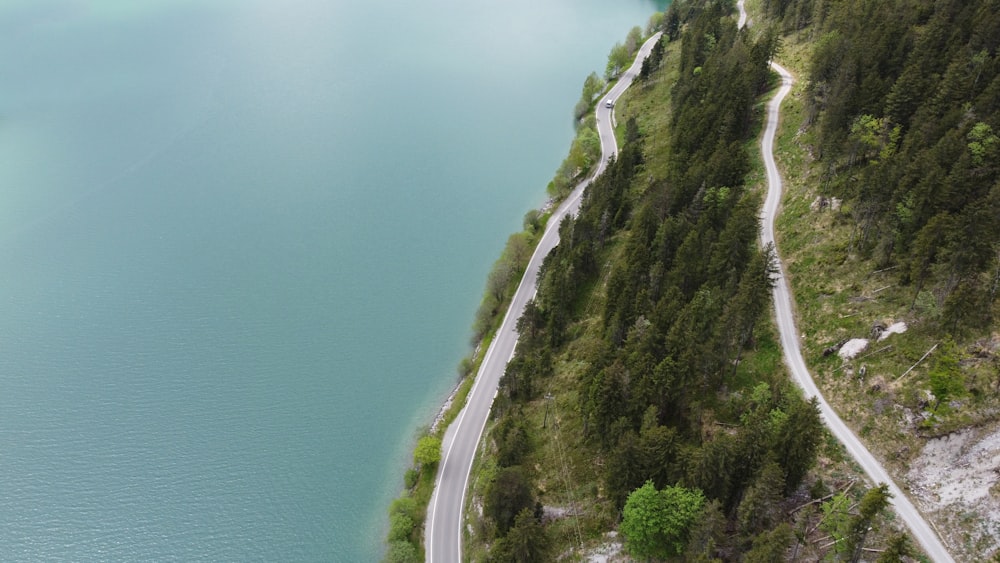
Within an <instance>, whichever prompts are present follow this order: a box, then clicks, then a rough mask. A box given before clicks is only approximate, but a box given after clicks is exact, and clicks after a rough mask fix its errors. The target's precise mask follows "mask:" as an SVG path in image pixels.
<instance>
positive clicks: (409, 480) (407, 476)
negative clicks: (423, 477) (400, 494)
mask: <svg viewBox="0 0 1000 563" xmlns="http://www.w3.org/2000/svg"><path fill="white" fill-rule="evenodd" d="M418 479H420V472H419V471H417V470H416V469H414V468H412V467H411V468H409V469H407V470H406V473H404V474H403V486H404V487H406V488H407V489H412V488H413V487H416V486H417V480H418Z"/></svg>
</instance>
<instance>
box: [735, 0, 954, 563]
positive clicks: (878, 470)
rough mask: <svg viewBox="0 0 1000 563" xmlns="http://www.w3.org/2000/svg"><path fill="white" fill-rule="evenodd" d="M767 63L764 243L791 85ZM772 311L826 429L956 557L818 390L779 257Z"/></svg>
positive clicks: (934, 549)
mask: <svg viewBox="0 0 1000 563" xmlns="http://www.w3.org/2000/svg"><path fill="white" fill-rule="evenodd" d="M740 4H741V5H740V8H742V2H741V3H740ZM771 68H773V69H774V70H775V71H777V73H778V74H780V75H781V88H779V89H778V93H777V94H775V95H774V98H773V99H772V100H771V102H770V103H768V105H767V127H766V128H765V130H764V138H763V139H762V140H761V143H760V148H761V153H762V155H763V157H764V166H765V167H766V168H767V200H766V201H765V202H764V210H763V212H762V213H761V219H762V223H763V229H762V231H761V236H760V240H761V242H762V243H763V244H765V245H766V244H767V243H769V242H774V218H775V216H777V213H778V204H779V203H780V202H781V191H782V183H781V175H780V174H779V173H778V167H777V166H776V165H775V164H774V135H775V132H776V130H777V129H778V110H779V108H780V107H781V101H782V100H784V99H785V96H786V95H788V92H789V91H790V90H791V89H792V75H791V74H789V72H788V71H787V70H785V69H784V68H782V67H781V66H780V65H777V64H775V63H771ZM774 313H775V317H776V318H777V321H778V331H779V332H780V333H781V348H782V350H783V351H784V356H785V364H787V365H788V369H789V371H791V373H792V378H793V379H794V380H795V382H796V383H798V385H799V386H800V387H801V388H802V390H803V391H804V392H805V395H806V398H807V399H809V398H811V397H816V398H817V399H818V400H819V408H820V412H821V413H822V415H823V419H824V420H825V421H826V425H827V426H828V427H829V428H830V432H832V433H833V435H834V436H836V438H837V439H838V440H840V441H841V443H843V444H844V447H846V448H847V452H848V453H849V454H851V457H853V458H854V459H855V461H857V462H858V465H860V466H861V468H862V469H864V471H865V473H866V474H868V477H869V478H870V479H871V480H872V481H874V482H875V483H886V484H888V486H889V491H890V492H891V493H892V495H893V497H894V498H893V501H892V503H893V504H894V505H895V508H896V513H897V514H899V516H900V518H902V519H903V521H904V522H906V526H907V527H908V528H909V529H910V532H911V533H912V534H913V536H914V537H915V538H916V540H917V542H919V543H920V546H921V547H923V548H924V551H926V552H927V555H929V556H930V558H931V559H933V560H934V561H938V562H951V561H954V559H952V557H951V555H950V554H949V553H948V550H947V549H945V547H944V545H943V544H942V543H941V540H940V539H938V537H937V534H935V533H934V531H933V530H931V527H930V526H928V525H927V521H926V520H924V518H923V516H922V515H921V514H920V512H919V511H918V510H917V509H916V507H915V506H913V503H912V502H910V499H909V498H908V497H907V496H906V495H905V494H904V493H903V491H901V490H900V488H899V487H898V486H896V483H894V482H893V480H892V478H891V477H889V474H888V473H887V472H886V470H885V468H884V467H882V464H880V463H879V462H878V460H876V459H875V456H873V455H872V454H871V452H869V451H868V449H867V448H865V446H864V444H862V443H861V441H860V440H858V437H857V436H855V435H854V432H852V431H851V429H850V428H848V427H847V425H846V424H844V421H843V420H841V419H840V417H839V416H837V413H836V412H834V410H833V409H832V408H831V407H830V404H829V403H827V402H826V399H824V398H823V395H822V394H821V393H820V392H819V388H818V387H816V383H815V382H814V381H813V379H812V376H810V375H809V370H808V369H807V368H806V363H805V360H803V359H802V349H801V348H800V347H799V338H798V334H799V333H798V331H797V330H796V328H795V317H794V315H793V313H792V297H791V292H790V291H789V289H788V282H787V281H786V279H785V274H784V268H783V267H782V266H781V263H780V261H779V263H778V277H777V279H776V280H775V284H774Z"/></svg>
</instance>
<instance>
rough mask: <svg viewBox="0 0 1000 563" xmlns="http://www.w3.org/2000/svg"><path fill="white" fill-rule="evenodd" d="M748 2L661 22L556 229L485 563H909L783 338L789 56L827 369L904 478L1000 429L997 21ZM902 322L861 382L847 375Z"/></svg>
mask: <svg viewBox="0 0 1000 563" xmlns="http://www.w3.org/2000/svg"><path fill="white" fill-rule="evenodd" d="M733 4H734V3H733V2H731V1H720V0H687V1H685V0H678V1H675V2H674V3H673V4H672V5H671V6H670V8H669V9H668V10H667V12H666V13H665V14H664V15H663V16H662V17H657V18H655V19H654V20H652V21H654V22H655V26H656V27H658V28H659V29H660V30H662V31H663V32H664V35H663V38H662V40H661V43H660V45H658V46H657V48H656V49H655V50H654V53H653V55H652V56H651V58H650V59H649V60H648V61H647V64H646V65H644V67H643V71H642V74H641V78H640V81H641V84H639V85H636V86H633V88H632V91H631V92H630V93H628V94H626V96H624V98H623V100H622V101H620V102H619V104H618V109H617V110H616V112H618V115H619V119H620V120H621V121H622V122H623V125H622V129H623V138H624V145H623V147H622V149H621V152H620V154H619V157H618V159H617V161H616V162H614V163H613V164H612V165H611V166H610V167H609V168H608V170H607V172H606V173H605V174H604V175H603V176H602V177H601V178H599V179H598V180H597V181H596V182H594V183H593V184H592V185H591V187H590V188H589V189H588V191H587V193H586V195H585V199H584V201H583V206H582V208H581V211H580V213H579V215H578V217H577V218H575V219H567V220H565V221H564V222H563V223H562V224H561V225H560V237H561V243H560V245H559V246H558V247H557V248H556V249H555V250H554V251H553V252H552V253H551V254H550V255H549V256H548V257H547V259H546V261H545V263H544V266H543V269H542V272H541V273H540V275H539V281H540V284H539V291H538V294H537V297H536V299H535V300H534V302H532V303H531V304H529V306H528V308H527V311H526V313H525V315H524V317H523V318H522V319H521V321H520V323H519V331H520V335H521V340H520V344H519V346H518V348H517V354H516V356H515V357H514V359H513V361H512V362H511V363H510V365H509V367H508V369H507V372H506V375H505V376H504V378H503V380H502V381H501V385H500V391H499V394H498V396H497V399H496V403H495V406H494V410H493V421H492V423H491V426H490V429H489V431H488V434H487V436H486V439H485V450H484V456H483V458H482V459H481V461H480V462H479V463H478V468H477V472H476V474H475V475H474V480H475V486H474V501H473V502H474V503H475V505H476V506H478V507H479V509H480V510H481V512H482V518H481V519H480V520H479V522H478V524H477V526H475V527H474V530H473V531H472V533H471V534H472V540H473V542H472V543H473V544H474V545H477V546H479V547H478V548H475V549H473V550H472V551H473V554H472V555H473V558H474V559H482V560H489V561H546V560H551V559H556V558H558V557H560V556H565V555H567V554H570V553H576V554H578V555H581V554H586V553H590V551H588V550H594V549H598V550H599V549H607V550H611V551H614V549H615V548H614V544H615V543H616V542H619V541H620V542H621V543H622V544H623V549H624V551H625V552H626V553H627V554H629V555H631V556H632V557H634V558H636V559H639V560H645V559H657V560H659V559H676V560H684V561H714V560H722V561H780V560H789V559H792V560H794V559H798V560H817V559H822V558H828V559H832V560H850V561H858V560H861V559H862V556H863V555H864V559H865V560H869V561H870V560H874V559H876V558H877V559H878V560H879V561H901V560H909V558H910V557H913V556H915V552H914V549H913V547H912V545H911V543H910V541H909V540H908V538H907V537H906V535H905V534H900V533H898V530H894V529H893V528H892V526H891V525H889V524H888V522H887V519H886V517H885V508H886V503H887V500H888V499H887V497H886V492H885V489H883V488H881V487H875V488H872V489H870V490H868V491H865V490H864V487H863V486H861V485H860V484H854V483H852V482H851V479H852V475H851V470H850V469H849V468H845V464H844V463H843V462H842V461H843V457H842V454H841V452H840V451H839V449H838V447H837V445H836V444H833V443H831V442H830V441H829V438H828V437H827V435H826V434H825V431H824V430H823V428H822V425H821V422H820V419H819V416H818V413H817V409H816V407H815V405H814V404H810V403H808V402H806V401H804V400H803V399H802V398H801V395H800V394H799V393H798V390H797V389H795V388H794V387H793V386H792V385H791V384H790V383H789V382H788V380H787V377H786V375H785V373H784V369H783V367H782V366H781V364H780V361H779V358H780V356H779V350H778V349H777V345H776V343H775V342H774V338H773V334H772V327H771V323H770V307H771V303H770V278H771V275H772V272H773V260H774V256H773V251H772V249H760V248H759V247H758V246H757V234H758V229H759V222H758V212H759V207H760V196H761V193H760V182H759V181H758V180H755V178H758V179H759V174H760V173H759V169H757V168H755V167H756V166H758V165H757V164H756V162H757V160H756V153H755V151H757V150H758V149H757V145H756V143H755V139H756V137H757V135H758V134H759V132H760V127H761V118H762V110H763V107H762V102H763V99H764V96H765V94H766V92H767V91H768V90H769V88H770V87H771V85H772V84H773V82H772V76H771V74H770V73H769V69H768V62H769V61H770V60H771V59H772V58H774V57H776V56H777V57H778V58H779V59H780V58H781V56H782V55H781V54H780V53H781V51H782V48H783V45H785V46H787V47H788V48H789V49H790V50H791V51H793V52H792V54H791V55H790V56H792V57H794V58H795V61H793V68H794V70H795V71H796V72H797V73H798V77H797V79H798V81H799V84H800V85H801V86H799V88H798V89H797V90H796V91H795V94H794V95H793V98H794V100H793V101H792V102H791V104H792V105H791V107H792V108H793V109H792V111H793V115H794V118H793V119H794V121H793V122H790V123H786V125H785V127H784V129H783V131H785V132H784V133H782V134H781V135H779V144H780V145H781V147H782V150H785V151H788V153H787V154H784V155H781V154H779V159H781V160H782V161H783V168H784V171H785V174H786V175H791V176H792V177H791V178H790V183H791V184H792V188H791V190H792V193H791V195H790V196H789V197H790V198H791V199H789V201H788V203H787V204H786V207H787V210H786V213H785V216H784V218H783V219H782V221H783V222H784V223H783V224H784V225H785V228H786V230H787V233H785V234H784V239H782V238H781V237H782V233H779V240H785V241H787V242H788V243H789V244H788V246H789V248H790V249H791V250H790V252H789V256H790V262H791V265H790V266H789V270H788V271H789V273H790V276H791V278H792V280H793V286H794V289H795V293H796V297H797V299H798V301H799V307H800V309H801V313H800V314H801V315H802V319H801V321H800V322H801V325H800V328H801V330H802V331H803V343H804V348H805V350H806V354H807V359H808V361H809V362H810V364H811V365H812V366H813V367H814V368H815V369H816V370H817V372H818V373H819V374H820V377H821V380H822V381H821V384H822V385H823V387H824V388H825V389H826V390H827V392H828V393H832V394H834V395H835V396H834V397H833V399H834V402H835V403H836V404H838V405H840V407H841V408H842V409H845V411H846V414H847V417H848V418H849V419H850V421H851V422H852V423H853V424H854V425H855V430H856V431H857V432H858V433H859V434H861V435H862V436H863V437H865V438H866V439H867V441H868V442H869V443H870V444H873V445H874V448H875V450H876V452H877V453H878V454H880V456H881V457H883V459H885V458H889V465H890V467H892V468H893V469H894V470H895V471H896V472H897V475H898V474H900V472H901V471H906V470H908V464H909V462H910V460H911V459H916V455H917V454H918V453H919V449H920V447H922V446H923V445H924V444H925V443H927V440H928V439H930V438H933V437H934V436H935V435H937V434H936V433H938V432H950V431H954V430H956V429H961V428H962V427H963V425H970V424H971V425H975V426H982V427H989V425H993V426H995V424H996V420H997V413H998V412H1000V410H998V408H997V407H998V403H997V391H1000V369H998V367H997V366H1000V356H998V353H997V350H998V349H1000V341H998V340H997V337H995V336H994V335H993V332H994V327H995V324H994V323H995V315H996V314H997V291H998V289H1000V183H998V182H1000V159H998V156H1000V114H998V110H1000V61H998V59H997V47H998V43H1000V0H976V1H962V0H893V1H884V2H876V1H869V0H759V1H757V2H752V6H753V8H754V9H755V10H756V12H755V13H754V14H752V19H756V21H755V22H754V27H753V28H752V29H751V30H749V31H748V30H742V31H741V30H737V28H736V24H735V17H733ZM609 64H610V63H609ZM591 98H592V96H591ZM578 113H579V112H578ZM785 119H786V121H788V120H789V118H788V117H786V118H785ZM793 153H794V154H793ZM796 190H797V191H796ZM813 197H815V198H816V199H815V201H814V202H813V203H814V205H813V207H814V208H813V209H812V210H810V209H809V206H808V204H806V205H801V201H803V200H804V198H813ZM831 203H832V204H833V205H832V206H831ZM817 206H818V207H817ZM828 206H829V207H835V212H834V213H832V214H830V213H827V214H825V215H822V214H816V215H810V214H811V213H817V209H818V210H819V211H820V212H821V211H822V210H823V209H825V208H826V207H828ZM779 228H780V226H779ZM782 244H783V245H784V243H782ZM783 248H784V246H783ZM783 252H784V250H783ZM873 284H877V287H876V286H874V285H873ZM902 319H905V320H906V321H907V322H908V323H909V326H910V328H911V330H910V331H909V332H908V333H907V334H906V335H904V336H900V337H896V340H893V341H892V342H893V344H890V345H886V346H883V347H882V348H880V349H879V350H876V351H874V352H871V354H869V355H868V356H863V358H868V359H866V360H865V361H864V363H861V362H854V361H852V360H847V361H843V362H842V361H841V360H840V359H839V358H836V355H834V357H831V358H827V357H826V356H827V355H829V352H830V351H831V350H834V351H835V350H836V349H837V347H839V345H841V344H843V342H844V341H845V340H846V339H847V338H849V337H852V336H854V335H860V336H867V332H868V330H869V328H871V327H873V326H874V327H876V328H879V327H881V328H884V325H883V321H884V320H889V321H895V320H902ZM859 332H860V334H858V333H859ZM931 345H933V346H931ZM927 348H930V350H929V351H928V352H927V353H926V354H923V356H922V357H921V353H922V352H923V351H924V350H925V349H927ZM935 350H936V351H935ZM821 352H826V353H821ZM932 352H933V354H932ZM871 355H876V356H875V357H874V358H869V356H871ZM928 357H929V358H930V359H927V358H928ZM918 358H919V360H918ZM925 359H927V361H926V362H924V363H921V362H923V361H924V360H925ZM911 364H912V365H911ZM907 366H909V369H906V368H907ZM869 368H871V369H870V370H869ZM866 372H868V373H869V375H868V376H867V377H868V378H867V379H866ZM872 374H874V376H873V375H872ZM900 374H902V375H900ZM845 376H846V377H845ZM911 477H912V474H911ZM914 483H915V484H914V486H916V485H917V484H919V483H918V482H916V481H914ZM988 486H989V485H988V484H987V487H988ZM994 489H996V490H998V491H1000V486H994V487H993V488H991V489H990V491H991V492H990V493H989V494H990V495H995V494H997V493H994V492H993V491H994ZM963 506H964V505H963ZM959 510H960V509H956V513H958V511H959ZM961 510H965V509H961ZM970 510H971V509H970ZM966 514H977V513H976V512H974V511H973V512H966ZM939 521H940V523H941V524H942V526H945V531H946V532H948V534H950V537H951V538H952V539H953V540H956V539H957V541H958V542H960V543H961V545H952V547H953V548H956V549H957V550H958V551H957V552H956V553H959V552H960V553H962V554H963V555H965V556H971V557H973V559H975V558H977V557H978V558H984V557H987V554H988V553H990V552H991V551H993V550H994V549H995V545H994V543H995V542H993V543H991V541H990V540H989V537H990V536H991V534H990V532H989V531H988V530H989V529H991V528H989V526H984V527H983V528H982V529H981V530H978V531H971V530H969V529H967V528H963V526H965V525H966V524H967V522H965V523H963V522H956V521H955V520H950V521H949V520H948V519H941V520H939ZM611 530H616V531H617V533H618V536H617V539H614V538H610V537H609V536H607V535H605V533H606V532H608V531H611ZM983 530H986V531H983ZM946 535H947V534H946ZM962 538H964V539H962ZM994 539H995V538H994ZM595 546H598V547H595ZM600 546H603V547H600ZM609 546H610V547H609ZM866 549H867V550H868V551H865V550H866ZM970 554H971V555H970Z"/></svg>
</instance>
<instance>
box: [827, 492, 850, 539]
mask: <svg viewBox="0 0 1000 563" xmlns="http://www.w3.org/2000/svg"><path fill="white" fill-rule="evenodd" d="M850 505H851V499H850V498H849V497H848V496H847V495H845V494H844V493H837V494H835V495H834V496H833V498H831V499H830V500H828V501H826V502H824V503H823V504H822V505H820V508H821V509H822V510H823V520H822V521H821V523H820V528H821V529H823V531H825V532H827V533H828V534H830V536H831V537H832V538H833V540H834V543H833V549H834V551H836V552H837V553H839V554H843V553H846V552H847V547H848V546H847V542H846V541H845V540H846V539H847V536H848V534H849V533H850V529H851V515H850V513H849V512H848V511H847V509H848V508H850Z"/></svg>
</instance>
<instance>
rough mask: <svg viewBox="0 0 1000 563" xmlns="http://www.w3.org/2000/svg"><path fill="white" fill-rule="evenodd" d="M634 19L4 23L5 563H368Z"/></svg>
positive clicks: (556, 13)
mask: <svg viewBox="0 0 1000 563" xmlns="http://www.w3.org/2000/svg"><path fill="white" fill-rule="evenodd" d="M662 7H663V5H662V3H661V2H654V1H652V0H617V1H615V2H613V3H609V2H606V1H604V2H601V1H599V0H543V1H541V2H539V1H537V0H506V1H504V2H500V1H497V0H485V1H482V2H468V1H467V0H429V1H427V2H403V3H396V2H393V3H375V2H361V1H352V0H327V1H320V0H287V1H285V0H283V1H281V2H277V1H262V0H239V1H237V0H229V1H227V0H213V1H208V0H198V1H195V0H171V1H168V0H149V1H144V2H138V1H135V2H133V1H124V0H123V1H112V0H107V1H98V0H89V1H87V0H2V1H0V487H2V489H0V559H3V560H49V561H54V560H74V561H80V560H100V559H104V560H158V561H166V560H183V561H190V560H213V561H222V560H230V561H249V560H273V561H291V560H302V561H314V560H331V561H372V560H377V559H378V558H379V556H380V554H381V552H382V545H381V540H382V537H383V533H384V526H385V509H386V507H387V505H388V503H389V501H390V499H391V498H392V496H393V495H394V494H395V493H396V492H397V490H398V488H399V487H400V481H401V475H402V472H403V469H404V467H405V464H406V461H407V458H408V456H409V449H410V447H411V445H412V440H413V436H414V431H415V428H417V427H418V426H420V425H421V424H425V423H427V422H429V420H430V418H431V417H432V416H433V414H434V412H435V411H436V409H437V407H438V406H439V404H440V403H441V401H442V400H443V398H444V396H445V395H446V394H447V392H448V390H449V389H450V387H451V386H452V384H453V383H454V366H455V364H456V363H457V362H458V360H459V359H460V358H461V357H462V356H463V355H464V353H465V352H466V351H467V344H466V342H467V339H468V328H467V327H468V326H469V324H470V322H471V319H472V314H473V312H474V310H475V307H476V304H477V303H478V298H479V294H480V291H481V288H482V286H483V281H484V279H485V276H486V273H487V271H488V269H489V266H490V264H491V263H492V261H493V259H494V258H495V257H496V256H497V255H498V253H499V251H500V249H501V247H502V245H503V241H504V240H505V238H506V235H507V234H508V233H509V232H511V231H513V230H516V229H518V228H519V226H520V222H521V217H522V215H523V213H524V212H525V211H526V210H527V209H529V208H531V207H533V206H537V205H538V204H539V203H540V202H541V201H542V200H543V199H544V185H545V183H546V182H547V181H548V179H549V178H550V176H551V173H552V171H553V170H554V169H555V168H556V167H557V165H558V164H559V162H560V160H561V159H562V157H563V155H564V153H565V151H566V149H567V147H568V144H569V141H570V139H571V137H572V126H571V125H572V124H571V122H570V119H569V112H570V110H571V108H572V105H573V103H574V102H575V100H576V98H577V95H578V93H579V89H580V86H581V85H582V82H583V78H584V77H585V76H586V74H587V73H589V72H590V71H591V70H598V69H603V65H604V61H605V56H606V53H607V51H608V50H609V48H610V46H611V45H612V44H613V43H614V42H615V41H617V40H620V39H622V38H623V37H624V35H625V33H626V32H627V31H628V29H629V28H630V27H631V26H632V25H635V24H644V23H645V21H646V18H647V17H648V16H649V14H650V13H652V11H653V10H655V9H657V8H661V9H662Z"/></svg>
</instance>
